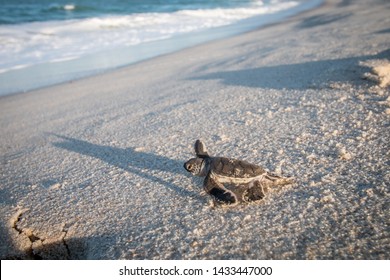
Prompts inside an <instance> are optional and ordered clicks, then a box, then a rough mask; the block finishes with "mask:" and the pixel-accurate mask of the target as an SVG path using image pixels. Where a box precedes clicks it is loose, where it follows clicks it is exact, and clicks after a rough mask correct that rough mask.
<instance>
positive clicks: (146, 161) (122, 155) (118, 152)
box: [51, 134, 197, 197]
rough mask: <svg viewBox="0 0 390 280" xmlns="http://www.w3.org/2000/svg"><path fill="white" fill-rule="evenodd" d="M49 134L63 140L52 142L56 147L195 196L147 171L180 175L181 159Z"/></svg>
mask: <svg viewBox="0 0 390 280" xmlns="http://www.w3.org/2000/svg"><path fill="white" fill-rule="evenodd" d="M51 135H54V136H56V137H58V138H60V139H62V140H63V141H62V142H55V143H53V145H54V146H55V147H57V148H61V149H65V150H68V151H72V152H76V153H79V154H82V155H86V156H90V157H94V158H97V159H100V160H102V161H104V162H106V163H108V164H109V165H112V166H115V167H118V168H120V169H122V170H125V171H127V172H130V173H133V174H135V175H137V176H140V177H142V178H145V179H147V180H150V181H152V182H157V183H159V184H161V185H163V186H164V187H166V188H168V189H170V190H171V191H174V192H175V193H177V194H179V195H181V196H183V197H188V196H191V197H197V194H196V193H194V192H191V191H189V190H186V189H183V188H182V187H179V186H177V185H175V184H172V183H171V182H167V181H165V180H163V179H161V178H159V177H156V176H154V175H152V174H149V173H148V172H151V171H153V170H158V171H163V172H169V173H174V174H180V175H182V172H180V171H181V168H182V166H183V163H182V162H181V161H178V160H174V159H170V158H167V157H164V156H159V155H155V154H151V153H145V152H140V151H135V149H134V148H126V149H122V148H117V147H110V146H103V145H97V144H93V143H89V142H87V141H83V140H79V139H75V138H71V137H66V136H61V135H57V134H51Z"/></svg>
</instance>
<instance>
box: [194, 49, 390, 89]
mask: <svg viewBox="0 0 390 280" xmlns="http://www.w3.org/2000/svg"><path fill="white" fill-rule="evenodd" d="M389 57H390V49H388V50H385V51H383V52H381V53H379V54H377V55H367V56H358V57H350V58H342V59H335V60H321V61H310V62H305V63H298V64H285V65H277V66H267V67H260V68H252V69H244V70H237V71H222V72H214V73H210V74H206V75H201V76H195V77H193V78H192V79H193V80H221V81H222V82H223V83H224V84H225V85H229V86H246V87H254V88H268V89H307V88H317V87H318V86H323V85H327V84H329V83H330V82H341V83H351V84H353V85H356V86H359V85H362V84H366V83H367V81H365V80H363V79H362V76H363V74H364V73H366V72H370V71H371V70H370V69H369V68H368V67H364V66H361V65H359V63H360V62H361V61H365V60H368V59H383V58H389ZM313 77H314V78H313Z"/></svg>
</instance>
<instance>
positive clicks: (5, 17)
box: [0, 0, 269, 24]
mask: <svg viewBox="0 0 390 280" xmlns="http://www.w3.org/2000/svg"><path fill="white" fill-rule="evenodd" d="M253 2H254V1H251V0H165V1H162V0H77V1H71V0H0V24H16V23H23V22H34V21H49V20H69V19H84V18H90V17H101V16H107V15H129V14H134V13H172V12H177V11H180V10H197V9H215V8H237V7H245V6H247V5H248V4H251V3H253ZM257 2H259V1H257ZM265 2H267V1H265ZM268 2H269V1H268Z"/></svg>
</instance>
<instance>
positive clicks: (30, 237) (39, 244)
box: [10, 209, 72, 260]
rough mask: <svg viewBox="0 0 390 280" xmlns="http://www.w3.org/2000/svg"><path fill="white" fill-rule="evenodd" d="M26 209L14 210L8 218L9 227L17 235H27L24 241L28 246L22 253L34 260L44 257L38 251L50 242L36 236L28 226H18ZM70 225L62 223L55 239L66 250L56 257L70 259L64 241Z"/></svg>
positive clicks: (67, 247)
mask: <svg viewBox="0 0 390 280" xmlns="http://www.w3.org/2000/svg"><path fill="white" fill-rule="evenodd" d="M27 211H28V209H19V210H18V211H17V212H16V214H15V215H14V216H13V217H12V218H11V220H10V224H11V228H12V229H13V230H15V231H16V232H17V234H18V236H20V235H23V236H25V237H27V239H25V241H26V242H28V246H26V247H27V248H26V249H24V254H25V257H26V258H27V259H34V260H37V259H44V257H43V256H42V255H41V254H40V252H41V251H44V250H45V248H46V247H48V246H50V244H46V243H45V240H46V238H44V237H40V236H38V235H37V234H36V233H34V231H33V230H32V229H30V228H23V227H21V226H20V222H21V221H22V219H23V215H24V213H26V212H27ZM71 226H72V225H70V226H67V225H66V224H64V226H63V228H62V230H61V232H62V234H61V237H60V238H59V239H58V240H57V241H58V243H60V244H62V245H63V246H64V248H65V252H66V253H65V254H61V253H58V256H57V257H59V258H61V259H71V256H72V252H71V250H70V247H69V245H68V244H67V242H66V237H67V235H68V231H69V227H71ZM34 245H35V246H34ZM34 247H35V248H34Z"/></svg>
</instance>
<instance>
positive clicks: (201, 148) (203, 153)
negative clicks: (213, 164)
mask: <svg viewBox="0 0 390 280" xmlns="http://www.w3.org/2000/svg"><path fill="white" fill-rule="evenodd" d="M195 153H196V156H197V157H200V158H205V157H209V154H208V153H207V150H206V147H205V145H204V144H203V142H202V141H200V140H196V142H195Z"/></svg>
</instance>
